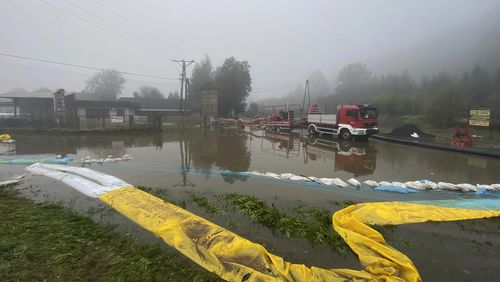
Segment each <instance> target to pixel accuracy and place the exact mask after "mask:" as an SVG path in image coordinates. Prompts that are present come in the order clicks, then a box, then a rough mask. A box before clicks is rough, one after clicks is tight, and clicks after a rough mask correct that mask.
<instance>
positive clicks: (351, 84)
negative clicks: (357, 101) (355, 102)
mask: <svg viewBox="0 0 500 282" xmlns="http://www.w3.org/2000/svg"><path fill="white" fill-rule="evenodd" d="M373 83H374V78H373V76H372V73H371V72H370V71H368V69H367V68H366V65H364V64H362V63H353V64H349V65H347V66H345V67H344V68H342V70H341V71H340V72H339V74H338V76H337V87H336V88H335V92H336V94H337V95H340V96H347V97H367V96H369V95H370V94H371V93H373V90H374V89H373V88H372V86H373Z"/></svg>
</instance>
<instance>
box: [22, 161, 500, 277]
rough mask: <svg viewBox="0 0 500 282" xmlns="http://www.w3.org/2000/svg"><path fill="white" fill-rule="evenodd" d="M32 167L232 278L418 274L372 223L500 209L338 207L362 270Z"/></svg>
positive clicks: (91, 180)
mask: <svg viewBox="0 0 500 282" xmlns="http://www.w3.org/2000/svg"><path fill="white" fill-rule="evenodd" d="M27 170H28V171H30V172H32V173H34V174H35V175H37V174H38V175H45V176H48V177H51V178H54V179H58V180H61V181H63V182H64V183H66V184H68V185H69V186H71V187H73V188H75V189H77V190H78V191H80V192H82V193H84V194H85V195H87V196H89V197H94V198H99V199H100V200H101V201H103V202H105V203H106V204H108V205H109V206H111V207H113V208H114V209H116V210H117V211H118V212H120V213H122V214H123V215H125V216H126V217H128V218H129V219H131V220H132V221H134V222H135V223H137V224H138V225H140V226H141V227H143V228H145V229H146V230H148V231H150V232H152V233H153V234H155V235H156V236H158V237H160V238H162V239H163V241H164V242H165V243H167V244H168V245H170V246H171V247H173V248H175V249H177V250H178V251H179V252H181V253H182V254H184V255H185V256H186V257H188V258H189V259H191V260H192V261H194V262H196V263H197V264H198V265H200V266H202V267H203V268H205V269H206V270H207V271H210V272H214V273H216V274H217V275H219V276H220V277H221V278H223V279H225V280H227V281H346V280H357V281H380V280H385V281H420V280H421V279H420V275H419V273H418V271H417V269H416V267H415V266H414V265H413V263H412V261H411V260H410V259H409V258H408V257H407V256H406V255H404V254H403V253H401V252H399V251H398V250H396V249H394V248H392V247H391V246H390V245H388V244H387V242H386V241H385V240H384V238H383V237H382V235H381V234H380V233H379V232H377V231H376V230H374V229H373V228H371V227H369V226H368V225H367V224H377V225H382V224H405V223H419V222H425V221H451V220H465V219H477V218H487V217H496V216H500V204H499V203H498V200H496V201H497V206H496V209H495V210H473V209H463V208H453V207H441V206H433V205H432V203H433V202H434V201H428V203H427V204H426V205H424V204H421V203H403V202H378V203H362V204H356V205H352V206H349V207H347V208H344V209H342V210H340V211H338V212H336V213H335V214H333V218H332V222H333V228H334V229H335V230H336V231H337V232H338V234H340V236H342V238H343V239H344V240H345V241H346V242H347V244H348V245H349V247H350V248H351V249H352V250H353V252H354V253H356V254H357V255H358V257H359V260H360V262H361V264H362V265H363V267H364V270H352V269H323V268H318V267H314V266H313V267H307V266H305V265H302V264H293V263H290V262H286V261H285V260H284V259H283V258H281V257H279V256H277V255H274V254H271V253H269V252H268V251H267V250H266V249H265V248H264V247H263V246H261V245H259V244H257V243H254V242H251V241H249V240H247V239H245V238H243V237H241V236H238V235H237V234H235V233H232V232H230V231H228V230H226V229H224V228H222V227H220V226H218V225H216V224H214V223H212V222H210V221H208V220H206V219H204V218H201V217H199V216H196V215H194V214H192V213H190V212H188V211H186V210H184V209H182V208H180V207H177V206H175V205H172V204H170V203H168V202H166V201H164V200H162V199H159V198H157V197H155V196H152V195H150V194H148V193H146V192H144V191H142V190H139V189H137V188H134V187H133V186H132V185H130V184H128V183H126V182H124V181H122V180H120V179H118V178H116V177H114V176H110V175H106V174H104V173H101V172H96V171H93V170H91V169H88V168H81V167H70V166H64V165H47V164H34V165H31V166H29V167H27ZM476 201H477V200H476ZM438 202H439V201H438ZM448 204H450V203H448ZM438 205H439V204H438Z"/></svg>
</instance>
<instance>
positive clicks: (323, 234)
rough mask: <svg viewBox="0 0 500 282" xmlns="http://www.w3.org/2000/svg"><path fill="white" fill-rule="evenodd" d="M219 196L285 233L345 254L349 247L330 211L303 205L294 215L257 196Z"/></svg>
mask: <svg viewBox="0 0 500 282" xmlns="http://www.w3.org/2000/svg"><path fill="white" fill-rule="evenodd" d="M218 199H220V200H223V201H226V202H228V203H229V204H230V205H226V206H225V207H228V206H232V207H234V208H235V209H237V210H238V211H239V212H240V213H242V214H244V215H247V216H249V217H250V218H251V219H252V220H253V221H255V222H257V223H260V224H262V225H263V226H265V227H268V228H270V229H272V230H275V231H278V232H279V233H281V234H282V235H284V236H285V237H293V238H303V239H306V240H308V241H309V242H311V243H312V244H315V245H326V246H329V247H330V248H331V249H332V250H334V251H336V252H338V253H339V254H345V253H346V251H347V250H348V249H349V248H348V246H347V244H346V243H345V241H344V240H343V239H342V237H340V235H338V234H337V233H336V232H335V231H334V230H333V226H332V218H331V215H332V213H331V212H330V211H326V210H320V209H317V208H313V207H306V206H302V205H300V206H298V207H294V208H291V209H290V211H291V215H288V214H286V213H284V212H282V211H280V210H278V209H277V208H275V207H274V206H271V207H269V206H268V205H267V204H266V203H265V202H264V201H262V200H260V199H258V198H256V197H253V196H247V195H238V194H223V195H218Z"/></svg>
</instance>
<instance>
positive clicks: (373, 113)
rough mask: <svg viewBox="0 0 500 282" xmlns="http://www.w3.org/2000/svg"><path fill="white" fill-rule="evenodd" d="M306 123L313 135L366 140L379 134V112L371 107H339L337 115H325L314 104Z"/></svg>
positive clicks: (310, 108)
mask: <svg viewBox="0 0 500 282" xmlns="http://www.w3.org/2000/svg"><path fill="white" fill-rule="evenodd" d="M306 122H307V130H308V131H309V134H311V135H315V134H317V133H319V134H320V135H321V134H331V135H336V136H338V137H339V138H340V139H352V137H353V136H358V137H365V138H366V137H369V136H370V135H372V134H375V133H378V120H377V110H376V109H375V107H373V106H370V105H349V106H342V105H339V106H337V113H336V114H325V113H322V112H320V111H319V108H318V105H315V104H313V105H310V106H309V109H308V111H307V118H306Z"/></svg>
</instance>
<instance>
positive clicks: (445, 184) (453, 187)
mask: <svg viewBox="0 0 500 282" xmlns="http://www.w3.org/2000/svg"><path fill="white" fill-rule="evenodd" d="M437 188H439V189H443V190H452V191H456V190H459V188H457V186H456V185H455V184H453V183H448V182H438V183H437Z"/></svg>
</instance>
